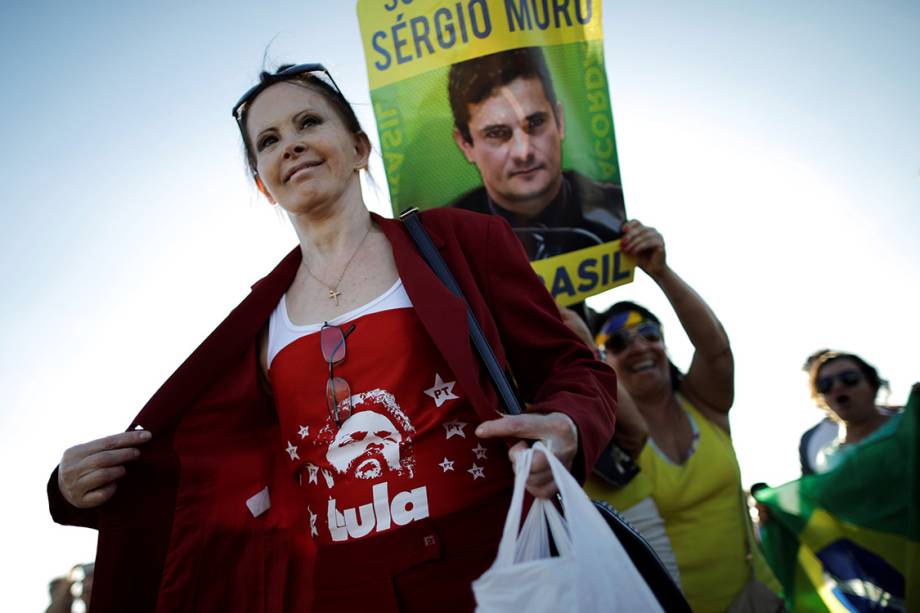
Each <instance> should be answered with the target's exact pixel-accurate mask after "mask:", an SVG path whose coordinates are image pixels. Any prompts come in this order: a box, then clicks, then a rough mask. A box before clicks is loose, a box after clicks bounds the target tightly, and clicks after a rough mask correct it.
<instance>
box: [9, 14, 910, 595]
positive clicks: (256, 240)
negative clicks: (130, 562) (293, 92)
mask: <svg viewBox="0 0 920 613" xmlns="http://www.w3.org/2000/svg"><path fill="white" fill-rule="evenodd" d="M189 4H194V5H193V6H189ZM604 29H605V38H606V43H605V52H606V60H607V67H608V75H609V79H610V84H611V91H612V98H613V106H614V117H615V121H616V128H617V138H618V147H619V154H620V159H621V167H622V175H623V179H624V188H625V192H626V198H627V209H628V211H629V213H630V215H631V216H634V217H637V218H639V219H641V220H643V222H645V223H648V224H651V225H655V226H657V227H658V228H659V229H661V231H662V233H663V234H664V236H665V239H666V240H667V242H668V246H669V255H670V260H671V263H672V266H673V267H674V268H675V269H676V270H677V271H678V272H679V273H681V274H682V275H683V276H684V277H685V278H686V279H687V280H688V281H690V283H691V284H693V285H694V286H695V287H696V288H697V289H698V290H699V291H700V293H701V294H702V295H703V296H704V297H705V298H706V299H707V300H708V301H709V302H710V304H711V305H712V306H713V308H714V309H715V310H716V312H717V313H718V315H719V316H720V317H721V318H722V320H723V323H724V324H725V326H726V328H727V329H728V331H729V334H730V336H731V338H732V342H733V346H734V349H735V356H736V363H737V402H736V406H735V409H734V411H733V413H734V415H733V418H732V423H733V436H734V439H735V444H736V447H737V449H738V454H739V458H740V461H741V463H742V469H743V471H744V478H745V482H748V483H749V482H751V481H755V480H765V481H770V482H774V483H775V482H779V481H783V480H786V479H791V478H794V477H795V476H796V471H797V459H796V455H795V454H796V444H797V440H798V436H799V434H800V433H801V431H802V430H804V429H805V428H806V427H808V426H809V425H811V424H812V423H813V422H815V421H817V419H818V418H819V413H818V411H817V410H816V409H814V408H813V407H812V406H811V403H810V401H809V399H808V397H807V393H806V391H805V380H804V375H803V374H802V373H801V372H800V371H799V367H800V364H801V362H802V360H803V359H804V357H805V356H806V355H807V354H808V353H810V352H811V351H813V350H814V349H816V348H819V347H823V346H831V347H837V348H843V349H849V350H852V351H855V352H857V353H860V354H862V355H864V357H866V358H867V359H868V360H869V361H871V362H873V363H875V364H876V365H878V366H879V369H880V371H881V373H882V374H883V376H886V377H888V378H889V379H890V380H891V382H892V388H893V390H894V393H893V394H892V397H891V401H892V402H902V401H903V400H904V398H905V396H906V393H907V389H908V388H909V386H910V384H911V383H912V382H913V381H916V380H918V379H920V372H918V368H917V367H916V364H917V360H916V357H915V356H916V348H917V347H920V330H918V328H920V327H918V325H917V321H916V313H917V306H916V303H917V300H918V292H917V289H916V288H917V286H918V283H917V277H918V274H917V273H918V271H920V249H918V248H917V237H918V236H920V122H918V119H917V118H918V111H920V80H918V79H917V74H918V73H920V66H918V62H920V60H918V58H920V5H918V4H917V3H915V2H907V1H893V0H890V1H882V2H876V1H870V0H864V1H855V0H840V1H838V2H834V3H803V2H795V1H792V0H779V1H776V2H769V3H767V2H757V3H755V2H728V1H724V2H718V1H704V2H699V3H693V4H692V5H691V4H687V3H684V2H677V1H661V2H651V3H632V2H605V3H604ZM266 47H269V54H268V55H269V60H270V61H269V63H270V64H273V63H276V62H281V61H317V60H318V61H322V62H324V63H325V64H326V65H327V66H329V67H330V68H331V69H332V70H333V72H334V74H335V76H336V79H337V80H338V82H339V83H340V84H341V85H342V86H343V88H344V89H345V91H346V94H347V95H348V96H349V97H351V98H352V99H353V100H354V101H355V102H356V103H357V107H358V111H359V114H360V116H361V119H362V121H363V122H364V124H365V127H366V128H367V129H368V131H369V132H370V133H371V136H372V139H374V140H376V129H375V127H374V124H373V118H372V115H371V112H370V109H369V104H368V103H369V94H368V91H367V80H366V77H365V71H364V59H363V53H362V50H361V44H360V37H359V31H358V25H357V19H356V18H355V16H354V6H353V4H352V3H351V2H316V1H312V0H309V1H307V0H301V1H299V2H287V1H282V2H278V3H273V4H272V5H271V8H270V9H267V8H264V7H263V5H259V4H257V3H234V2H198V3H184V2H178V1H174V0H168V1H164V2H156V3H154V2H141V3H117V2H105V1H98V2H89V3H64V2H43V1H36V2H31V3H24V2H20V3H13V2H7V3H4V4H3V5H2V8H0V63H2V71H0V75H2V79H3V83H4V86H3V96H0V121H2V124H3V132H2V134H3V136H4V139H3V146H2V148H0V173H2V174H0V177H2V180H0V202H2V206H3V211H4V215H3V218H4V223H3V224H2V226H0V228H2V230H0V232H2V236H0V237H2V241H0V275H2V278H3V280H4V281H5V283H4V285H5V290H4V292H3V299H2V302H0V384H2V385H3V387H4V388H5V389H6V390H7V391H8V394H7V403H6V404H5V405H4V406H3V407H2V408H0V466H2V467H3V482H4V486H5V487H4V496H3V498H4V505H3V510H2V513H3V522H2V525H3V526H4V530H5V533H4V538H3V542H4V545H5V546H4V551H5V552H6V555H5V556H4V557H3V558H4V559H3V561H2V562H0V575H2V576H3V577H4V578H5V580H6V584H7V585H8V586H12V587H10V588H8V589H7V590H6V594H5V595H6V597H7V599H8V601H9V602H11V604H8V605H7V606H8V607H9V608H10V609H11V610H24V611H25V610H40V609H41V608H42V607H44V606H45V605H46V602H47V599H46V593H45V587H46V585H47V581H48V580H49V579H51V578H52V577H53V576H54V575H56V574H61V573H63V572H65V571H66V570H67V569H68V568H69V566H70V565H71V564H73V563H76V562H78V561H85V560H88V559H91V558H92V555H93V545H94V538H93V535H92V534H91V533H90V532H89V531H84V530H78V529H65V528H60V527H56V526H54V525H52V524H51V521H50V518H49V517H48V515H47V511H46V510H45V502H44V484H45V480H46V477H47V474H48V473H49V471H50V470H51V469H52V468H53V466H54V465H55V464H56V462H57V461H58V459H59V457H60V454H61V452H62V451H63V449H64V448H65V447H67V446H69V445H72V444H74V443H77V442H83V441H85V440H89V439H91V438H96V437H98V436H101V435H104V434H108V433H110V432H114V431H118V430H120V429H122V428H124V427H125V426H126V425H127V424H128V422H129V420H130V419H131V417H133V415H134V414H135V413H136V411H137V409H138V408H139V407H140V406H141V404H142V403H143V402H144V400H146V398H147V397H149V395H150V394H151V393H152V392H153V391H154V390H155V389H156V387H157V386H158V385H159V383H160V382H162V380H163V379H164V378H165V377H166V376H168V375H169V373H170V372H172V370H173V369H174V368H175V366H176V365H178V364H179V362H180V361H181V360H182V359H183V358H184V357H185V355H187V354H188V353H189V352H190V351H191V350H192V349H193V348H194V347H195V346H196V345H197V344H198V342H200V340H201V339H202V338H203V337H204V336H205V335H206V334H207V333H208V332H209V331H210V330H211V329H212V328H213V326H214V325H215V324H216V323H217V322H218V321H220V319H221V318H222V317H223V316H224V314H225V313H226V312H227V311H228V310H229V309H230V308H231V307H232V306H233V305H235V303H236V302H237V301H238V300H239V299H240V298H241V297H242V296H243V295H244V294H245V292H246V291H247V289H248V286H249V284H250V283H252V282H253V281H254V280H255V279H257V278H258V277H259V276H261V274H263V273H264V272H265V271H267V270H268V269H269V268H270V267H271V265H272V264H273V263H274V261H275V260H276V259H277V258H278V257H279V256H280V255H281V254H282V253H284V252H286V251H287V250H288V249H289V248H290V246H291V245H293V243H294V238H293V234H292V233H291V232H290V230H289V229H288V228H287V227H286V222H285V221H284V220H283V219H282V218H281V217H280V216H279V215H278V214H277V213H275V212H273V211H272V210H271V209H270V208H269V207H268V206H267V205H266V204H265V203H264V202H263V201H262V200H260V198H258V196H257V194H256V193H255V191H254V190H253V189H252V188H251V186H250V185H249V184H248V183H247V179H246V175H245V172H244V164H243V158H242V156H241V152H240V145H239V143H238V139H237V133H236V128H235V126H234V124H233V122H232V120H231V118H230V112H229V109H230V107H231V105H232V104H233V102H234V101H235V100H236V98H237V97H238V96H239V95H240V93H242V91H244V90H245V88H246V87H248V86H249V85H250V84H251V82H252V81H253V80H254V78H255V76H256V73H257V72H258V70H259V69H260V67H261V66H262V57H263V53H264V51H265V49H266ZM375 173H376V176H377V177H379V178H380V183H381V184H382V182H383V179H382V177H383V172H382V169H381V168H380V167H379V162H378V164H377V168H376V169H375ZM372 200H373V196H371V197H370V198H369V201H371V204H372V206H373V207H374V208H375V209H376V210H378V211H386V210H388V205H387V203H386V201H385V197H384V200H382V201H380V202H373V201H372ZM623 298H630V299H635V300H637V301H640V302H644V303H646V304H648V305H649V306H650V307H651V308H652V309H653V310H655V311H657V312H659V313H661V314H662V315H664V319H665V325H666V330H667V332H666V334H667V335H668V342H669V346H670V348H671V351H672V354H673V357H674V359H675V361H676V362H677V363H678V364H679V365H683V366H686V365H687V364H688V362H689V357H690V348H689V345H688V343H687V341H686V339H684V338H683V337H682V335H681V334H680V333H679V330H678V326H677V324H676V321H675V319H674V318H673V316H671V315H670V311H669V309H668V307H667V305H666V303H665V302H664V300H663V298H662V297H661V296H660V294H658V293H657V292H656V291H655V289H654V287H652V284H651V283H649V282H648V280H647V279H644V278H640V279H638V280H637V282H636V283H634V284H633V285H632V286H627V287H625V288H621V289H619V290H615V291H614V292H613V293H612V294H611V295H609V296H603V297H600V298H598V299H597V300H596V302H595V304H596V305H600V306H602V305H604V304H606V303H609V302H612V301H613V300H616V299H623Z"/></svg>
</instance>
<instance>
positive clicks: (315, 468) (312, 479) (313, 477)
mask: <svg viewBox="0 0 920 613" xmlns="http://www.w3.org/2000/svg"><path fill="white" fill-rule="evenodd" d="M307 470H309V471H310V476H309V477H308V478H307V482H308V483H316V472H317V471H318V470H319V466H313V465H312V464H307Z"/></svg>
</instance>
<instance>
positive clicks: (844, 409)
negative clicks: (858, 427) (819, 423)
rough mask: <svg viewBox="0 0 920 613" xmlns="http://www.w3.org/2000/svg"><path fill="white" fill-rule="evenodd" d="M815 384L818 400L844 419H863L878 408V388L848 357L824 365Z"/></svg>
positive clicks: (853, 420)
mask: <svg viewBox="0 0 920 613" xmlns="http://www.w3.org/2000/svg"><path fill="white" fill-rule="evenodd" d="M822 386H823V387H822ZM815 387H816V389H817V390H818V402H819V403H821V404H822V405H823V406H825V407H827V408H828V409H830V410H831V411H833V412H834V413H835V414H836V415H837V417H838V418H839V419H840V420H842V421H846V422H860V421H863V420H864V419H867V418H869V417H871V416H873V415H874V414H875V413H876V412H877V409H876V408H875V390H873V389H872V386H871V385H870V384H869V381H868V380H867V379H866V377H865V376H864V375H863V373H862V371H861V370H860V369H859V366H858V365H857V364H856V362H854V361H853V360H850V359H849V358H839V359H837V360H832V361H830V362H828V363H826V364H824V365H823V366H821V368H820V370H818V373H817V376H816V377H815ZM824 390H826V391H824Z"/></svg>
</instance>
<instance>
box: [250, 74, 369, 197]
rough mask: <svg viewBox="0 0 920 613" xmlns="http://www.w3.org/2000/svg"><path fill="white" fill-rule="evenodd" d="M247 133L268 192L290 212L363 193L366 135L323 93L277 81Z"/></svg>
mask: <svg viewBox="0 0 920 613" xmlns="http://www.w3.org/2000/svg"><path fill="white" fill-rule="evenodd" d="M246 131H247V135H248V137H249V144H250V147H251V149H252V152H253V155H254V156H255V160H256V170H257V172H258V174H259V179H260V180H261V181H262V185H263V186H264V188H265V191H266V195H267V196H268V198H269V200H271V201H272V202H277V203H278V204H280V205H281V206H282V207H283V208H284V209H285V210H287V211H288V212H289V213H305V212H309V211H316V210H318V209H317V207H320V208H321V207H323V206H329V205H332V204H335V203H336V202H337V201H338V200H339V199H340V198H341V197H342V195H343V194H344V193H346V192H347V191H348V190H358V193H360V185H359V183H358V180H357V175H358V172H357V171H358V170H359V169H361V168H365V167H366V166H367V158H368V155H369V153H370V145H369V144H368V141H367V137H366V136H365V135H364V134H354V133H352V132H351V131H349V130H348V128H346V127H345V124H344V123H343V122H342V120H341V118H340V117H339V115H338V113H336V112H335V109H334V108H333V107H332V106H331V105H330V104H329V102H327V101H326V99H325V98H324V97H323V95H322V94H319V93H317V92H315V91H314V90H312V89H309V88H307V87H302V86H300V85H298V84H294V83H286V82H282V83H276V84H275V85H272V86H270V87H268V88H267V89H265V91H263V92H262V93H261V94H259V96H258V97H257V98H256V99H255V101H254V102H253V103H252V105H251V106H250V107H249V111H248V114H247V125H246Z"/></svg>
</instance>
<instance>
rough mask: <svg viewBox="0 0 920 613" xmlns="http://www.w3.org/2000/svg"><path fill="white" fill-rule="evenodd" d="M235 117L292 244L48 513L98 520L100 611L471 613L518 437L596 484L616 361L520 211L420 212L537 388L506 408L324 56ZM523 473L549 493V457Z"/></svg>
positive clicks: (496, 337) (62, 483) (61, 491)
mask: <svg viewBox="0 0 920 613" xmlns="http://www.w3.org/2000/svg"><path fill="white" fill-rule="evenodd" d="M233 116H234V119H235V120H236V122H237V125H238V127H239V129H240V132H241V135H242V138H243V142H244V144H245V149H246V154H247V160H248V163H249V169H250V171H251V173H252V176H253V179H254V181H255V183H256V185H257V186H258V189H259V190H260V191H261V192H262V193H263V194H264V195H265V197H266V198H267V199H268V200H269V202H271V203H273V204H278V205H279V206H280V207H281V208H282V209H283V210H284V212H285V213H286V214H287V215H288V217H289V218H290V220H291V222H292V224H293V226H294V230H295V232H296V234H297V237H298V239H299V245H298V246H297V248H295V249H294V250H293V251H292V252H291V253H290V254H289V255H288V256H287V257H286V258H285V259H284V260H283V261H282V262H281V263H280V264H279V265H278V267H277V268H276V269H275V270H274V271H273V272H271V273H270V274H269V275H268V276H267V277H265V278H264V279H262V280H261V281H259V282H258V283H256V284H255V285H254V286H253V290H252V293H251V294H250V296H249V297H248V298H247V299H246V300H244V301H243V303H242V304H240V306H239V307H237V309H235V310H234V311H233V312H232V313H231V314H230V316H229V317H228V318H227V320H225V322H224V323H223V324H221V326H220V327H219V328H218V329H217V330H215V331H214V333H212V335H211V336H210V337H209V338H208V339H207V340H206V341H205V342H204V343H203V344H202V345H201V347H199V349H198V350H196V352H195V353H194V354H193V355H192V356H191V357H189V358H188V360H187V361H186V362H185V363H184V364H183V365H182V367H180V369H179V370H178V371H177V372H176V373H175V374H174V375H173V376H172V377H171V378H170V379H169V380H168V381H167V382H166V383H165V384H164V386H163V387H162V388H161V389H160V390H159V391H158V392H157V394H156V395H155V396H154V397H153V398H152V399H151V400H150V402H149V403H148V404H147V405H146V406H145V407H144V409H143V410H142V411H141V413H140V415H138V416H137V418H136V419H135V420H134V422H132V424H131V427H130V429H129V431H128V432H126V433H123V434H119V435H115V436H111V437H107V438H105V439H100V440H98V441H93V442H91V443H88V444H86V445H80V446H77V447H74V448H71V449H68V450H67V452H65V454H64V457H63V458H62V461H61V464H60V466H59V468H58V470H56V471H55V474H54V475H53V476H52V479H51V481H50V482H49V497H50V499H51V508H52V514H53V515H54V517H55V519H56V520H57V521H60V522H62V523H70V524H77V525H84V526H90V527H98V528H99V529H100V541H99V550H98V557H97V561H96V577H97V582H96V592H95V593H94V607H96V609H95V610H97V611H102V610H118V611H122V610H132V611H147V610H149V611H153V610H158V611H191V610H196V611H205V610H206V611H218V610H221V611H272V612H275V611H279V612H280V611H305V610H309V609H310V608H311V607H312V610H314V611H323V610H335V611H351V610H363V609H371V608H373V610H379V611H395V610H407V611H413V610H417V611H420V610H426V611H427V610H443V611H469V610H472V608H473V606H474V603H473V598H472V591H471V589H470V583H471V581H472V580H473V579H475V578H476V577H478V576H479V575H480V574H481V573H482V572H483V571H484V570H485V569H486V568H487V567H488V565H489V564H491V562H492V560H493V559H494V557H495V553H496V549H497V545H498V541H499V539H500V534H501V530H502V525H503V522H504V515H505V512H506V510H507V507H508V503H509V500H510V493H511V486H512V483H513V471H512V463H513V461H514V458H515V454H516V453H517V452H518V451H519V450H520V449H522V448H523V447H525V446H526V443H525V442H524V439H542V440H544V441H547V442H548V444H549V445H550V446H551V449H552V450H553V452H554V453H556V454H557V455H558V456H559V457H560V459H561V460H562V461H563V462H564V463H565V464H566V465H567V466H569V467H571V470H572V471H573V473H574V474H575V475H576V476H581V477H582V478H583V477H584V476H585V475H587V474H588V473H589V472H590V469H591V467H592V466H593V465H594V461H595V459H596V458H597V456H598V454H599V452H600V450H601V448H602V447H603V446H604V445H605V444H606V441H607V440H608V439H609V438H610V436H611V434H612V430H613V412H614V408H615V399H614V398H612V397H611V395H610V394H609V393H608V392H607V390H608V389H611V388H612V386H613V385H614V384H615V378H614V374H613V372H612V371H611V370H610V369H609V368H608V367H607V366H606V365H604V364H602V363H600V362H598V361H597V360H595V359H594V356H593V354H592V352H591V351H590V350H589V349H588V348H587V347H585V346H584V345H583V344H582V343H580V342H579V341H578V339H577V338H576V337H575V336H574V335H573V334H572V333H571V332H570V331H569V330H568V328H566V327H565V325H564V324H563V323H562V321H561V319H560V317H559V314H558V312H557V310H556V307H555V304H554V303H553V301H552V298H551V297H550V296H549V294H548V293H547V292H546V290H545V289H544V287H543V285H542V283H541V282H540V280H539V278H538V277H537V276H536V275H535V274H534V272H533V270H532V269H531V267H530V265H529V262H528V261H527V258H526V256H525V255H524V253H523V251H522V249H521V246H520V243H519V241H518V240H517V238H516V237H515V235H514V234H513V232H512V231H511V229H510V227H509V226H508V224H507V223H506V222H504V221H503V220H501V219H499V218H497V217H494V216H486V215H479V214H475V213H469V212H465V211H459V210H454V209H439V210H433V211H430V212H425V213H423V214H422V216H421V218H422V221H423V223H424V224H425V226H426V228H427V229H428V231H429V233H430V234H431V236H432V239H433V241H434V242H435V244H436V245H437V246H438V247H440V249H441V253H442V256H443V257H444V259H445V260H446V261H447V263H448V265H449V266H450V267H451V269H452V271H453V274H454V276H455V277H456V278H457V281H458V283H459V284H460V285H461V287H462V289H463V291H464V293H465V295H466V298H467V301H468V302H469V306H470V308H471V309H472V311H473V313H474V314H475V316H476V318H477V319H478V321H479V323H480V326H481V327H482V329H483V332H484V334H485V336H486V337H487V338H488V340H489V341H490V344H491V345H492V347H493V349H494V350H495V352H496V354H497V358H498V360H499V361H500V362H501V363H502V364H503V365H504V366H505V367H506V368H508V369H509V370H510V371H512V372H513V373H514V376H515V380H516V382H517V384H518V387H519V389H520V393H521V397H522V399H523V400H524V401H525V402H526V403H527V404H528V409H529V410H528V411H527V413H526V414H524V415H519V416H513V417H502V416H501V415H500V411H499V409H500V405H499V401H498V399H497V396H496V393H495V391H494V390H493V389H492V387H491V386H490V385H489V384H488V383H487V381H488V378H487V377H486V375H485V373H484V372H483V371H482V369H481V367H480V364H479V362H478V361H477V360H476V359H475V357H474V354H473V351H472V348H471V346H470V342H469V339H468V336H467V325H466V309H465V306H464V304H463V302H462V301H461V300H460V299H458V298H457V297H456V296H454V295H453V294H452V293H451V292H450V291H449V290H447V288H446V287H445V286H443V285H442V283H441V282H440V281H439V280H438V279H437V277H436V276H435V275H434V274H433V273H432V271H431V270H430V269H429V267H428V266H427V264H426V263H425V261H424V260H423V259H422V257H421V255H420V254H419V253H418V252H417V250H416V248H415V246H414V244H413V243H412V241H411V239H410V237H409V235H408V233H407V232H406V231H405V229H404V228H403V226H402V224H401V223H399V222H398V221H394V220H388V219H383V218H381V217H379V216H376V215H373V214H370V213H369V212H368V210H367V208H366V207H365V204H364V201H363V199H362V194H361V186H360V171H361V170H364V169H366V167H367V161H368V156H369V155H370V143H369V141H368V138H367V136H366V134H365V133H364V131H363V130H362V129H361V127H360V125H359V123H358V120H357V118H356V117H355V114H354V112H353V110H352V108H351V106H350V105H349V104H348V102H347V101H346V100H345V98H344V97H343V96H342V94H341V92H340V91H339V89H338V87H337V86H336V85H335V82H334V81H333V80H332V78H331V76H330V75H329V74H328V72H326V71H325V69H323V68H322V66H320V65H316V64H312V65H299V66H289V67H282V69H280V70H279V71H278V72H276V73H262V75H261V78H260V81H259V83H258V84H257V85H256V86H255V87H253V88H252V89H250V90H249V91H248V92H246V94H244V96H243V97H242V98H241V99H240V101H239V102H238V103H237V104H236V106H234V108H233ZM505 441H508V444H509V445H512V446H511V449H510V451H509V449H508V447H507V446H506V445H505V444H504V442H505ZM126 466H129V467H127V468H126ZM126 472H127V476H126V477H125V478H123V479H122V477H123V476H125V474H126ZM116 482H117V488H118V492H117V493H115V490H116ZM528 489H529V490H530V492H531V493H533V494H534V495H538V496H544V497H545V496H550V495H552V494H553V493H554V492H555V491H556V488H555V484H554V483H553V481H552V475H551V473H550V472H549V467H548V464H547V463H546V461H545V458H541V459H540V460H539V461H538V460H537V459H535V460H534V468H533V469H532V471H531V474H530V476H529V479H528ZM314 571H315V572H314ZM138 603H141V604H140V605H138ZM311 603H312V604H311Z"/></svg>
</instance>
